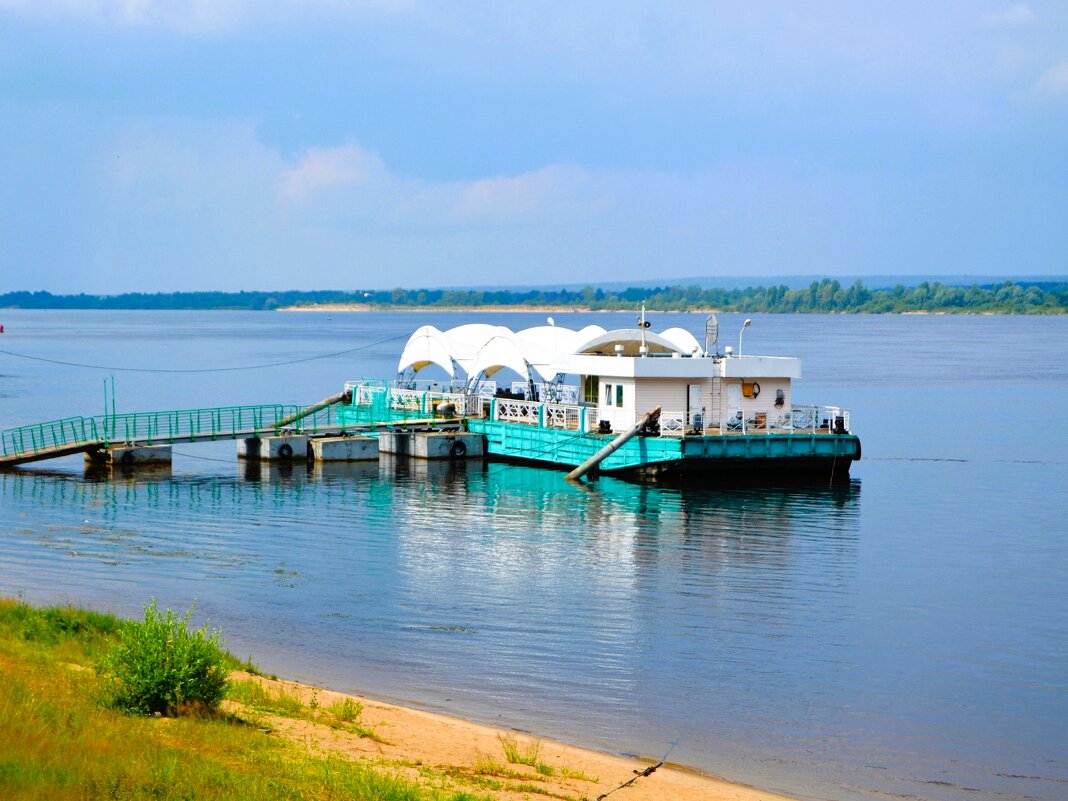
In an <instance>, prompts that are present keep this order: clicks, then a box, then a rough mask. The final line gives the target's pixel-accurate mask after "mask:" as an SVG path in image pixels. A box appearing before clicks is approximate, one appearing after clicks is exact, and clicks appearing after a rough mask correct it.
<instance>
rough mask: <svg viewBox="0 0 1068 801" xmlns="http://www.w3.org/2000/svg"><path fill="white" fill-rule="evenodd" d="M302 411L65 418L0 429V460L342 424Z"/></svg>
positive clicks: (324, 412)
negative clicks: (302, 415)
mask: <svg viewBox="0 0 1068 801" xmlns="http://www.w3.org/2000/svg"><path fill="white" fill-rule="evenodd" d="M304 408H305V407H301V406H298V405H296V404H266V405H256V406H218V407H211V408H201V409H176V410H168V411H161V412H132V413H124V414H109V415H100V416H97V417H67V418H64V419H62V420H51V421H48V422H45V423H33V424H31V425H25V426H19V427H18V428H12V429H8V430H7V431H0V459H4V460H11V459H20V458H25V457H30V456H37V455H41V454H47V453H52V452H64V451H75V450H78V449H79V448H80V449H90V448H91V447H103V448H106V447H108V446H110V445H114V444H119V443H123V444H124V443H130V444H135V443H136V444H143V445H156V444H170V443H174V442H190V441H203V440H216V439H237V438H239V437H247V436H253V435H256V434H265V435H266V434H272V433H273V434H279V433H281V432H282V431H283V430H285V431H292V432H294V433H305V432H308V433H318V432H319V431H322V430H326V429H332V428H336V427H339V426H340V425H341V422H340V420H339V419H338V415H337V414H336V412H335V411H334V409H333V408H332V407H327V408H326V409H320V410H318V411H316V412H315V413H314V414H310V415H307V416H305V417H300V416H299V415H300V413H301V412H302V411H303V410H304ZM294 418H297V419H294Z"/></svg>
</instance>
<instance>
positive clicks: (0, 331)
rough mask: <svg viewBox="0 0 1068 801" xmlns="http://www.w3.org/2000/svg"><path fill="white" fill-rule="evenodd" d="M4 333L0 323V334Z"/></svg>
mask: <svg viewBox="0 0 1068 801" xmlns="http://www.w3.org/2000/svg"><path fill="white" fill-rule="evenodd" d="M2 333H4V327H3V326H2V325H0V334H2Z"/></svg>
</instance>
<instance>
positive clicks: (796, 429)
mask: <svg viewBox="0 0 1068 801" xmlns="http://www.w3.org/2000/svg"><path fill="white" fill-rule="evenodd" d="M720 430H721V431H724V432H727V433H737V434H759V433H765V434H770V433H773V432H779V433H782V432H785V433H795V434H803V433H810V434H816V433H828V432H831V433H848V432H851V431H852V429H851V428H850V425H849V410H848V409H842V408H840V407H838V406H793V407H791V408H790V410H789V411H787V410H785V409H777V408H775V407H771V408H768V409H760V410H757V409H749V410H747V411H745V412H735V413H734V414H733V415H728V416H725V417H724V418H723V419H722V420H721V421H720Z"/></svg>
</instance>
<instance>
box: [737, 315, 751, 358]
mask: <svg viewBox="0 0 1068 801" xmlns="http://www.w3.org/2000/svg"><path fill="white" fill-rule="evenodd" d="M752 324H753V321H752V320H746V321H745V322H744V323H742V330H741V331H739V332H738V355H739V356H741V355H742V334H744V333H745V329H747V328H748V327H749V326H751V325H752Z"/></svg>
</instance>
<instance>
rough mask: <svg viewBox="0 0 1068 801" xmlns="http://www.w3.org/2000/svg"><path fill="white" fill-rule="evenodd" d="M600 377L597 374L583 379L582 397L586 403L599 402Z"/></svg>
mask: <svg viewBox="0 0 1068 801" xmlns="http://www.w3.org/2000/svg"><path fill="white" fill-rule="evenodd" d="M599 383H600V382H599V379H598V378H597V376H595V375H588V376H586V378H585V379H583V381H582V397H583V400H585V401H586V403H597V386H598V384H599Z"/></svg>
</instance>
